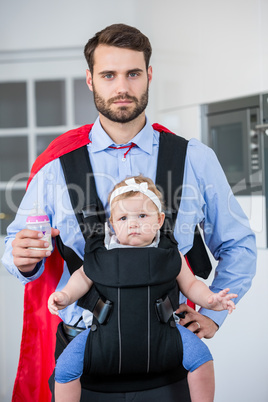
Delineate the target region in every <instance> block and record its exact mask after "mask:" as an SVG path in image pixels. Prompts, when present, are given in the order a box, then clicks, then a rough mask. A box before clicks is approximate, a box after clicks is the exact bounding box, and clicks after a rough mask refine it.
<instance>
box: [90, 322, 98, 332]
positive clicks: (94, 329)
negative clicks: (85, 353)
mask: <svg viewBox="0 0 268 402" xmlns="http://www.w3.org/2000/svg"><path fill="white" fill-rule="evenodd" d="M97 329H98V327H97V325H96V324H93V325H91V328H90V331H92V332H95V331H97Z"/></svg>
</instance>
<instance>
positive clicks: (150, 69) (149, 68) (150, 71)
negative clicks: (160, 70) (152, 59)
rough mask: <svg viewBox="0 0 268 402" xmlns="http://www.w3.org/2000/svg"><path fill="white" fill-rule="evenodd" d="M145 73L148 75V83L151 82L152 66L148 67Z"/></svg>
mask: <svg viewBox="0 0 268 402" xmlns="http://www.w3.org/2000/svg"><path fill="white" fill-rule="evenodd" d="M147 75H148V82H149V84H151V82H152V79H153V68H152V66H149V67H148V70H147Z"/></svg>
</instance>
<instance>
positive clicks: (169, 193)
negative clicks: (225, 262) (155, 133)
mask: <svg viewBox="0 0 268 402" xmlns="http://www.w3.org/2000/svg"><path fill="white" fill-rule="evenodd" d="M187 146H188V141H187V140H185V139H184V138H182V137H179V136H177V135H174V134H171V133H165V132H162V133H160V139H159V152H158V161H157V174H156V184H157V186H158V188H159V190H160V191H161V192H162V194H163V198H164V200H165V203H166V210H165V213H166V219H165V226H164V227H163V229H162V230H163V231H164V232H172V233H173V229H174V227H175V223H176V219H177V213H178V210H179V207H180V202H181V195H182V188H183V176H184V166H185V157H186V152H187ZM186 257H187V259H188V262H189V264H190V266H191V268H192V270H193V272H194V274H195V275H197V276H200V277H202V278H204V279H206V278H208V276H209V274H210V272H211V270H212V266H211V262H210V259H209V257H208V254H207V251H206V248H205V245H204V242H203V239H202V237H201V234H200V231H199V228H198V226H196V228H195V233H194V242H193V247H192V248H191V250H189V251H188V253H187V254H186Z"/></svg>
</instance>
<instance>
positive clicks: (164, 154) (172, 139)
mask: <svg viewBox="0 0 268 402" xmlns="http://www.w3.org/2000/svg"><path fill="white" fill-rule="evenodd" d="M187 145H188V141H187V140H185V139H184V138H182V137H179V136H177V135H175V134H171V133H167V132H164V131H162V132H161V133H160V138H159V151H158V160H157V172H156V185H157V187H158V189H159V190H160V191H161V192H162V194H163V199H164V201H165V213H166V219H165V225H166V226H165V228H164V230H165V231H171V232H173V228H174V225H175V222H176V218H177V212H178V210H179V206H180V201H181V193H182V183H183V174H184V164H185V157H186V150H187Z"/></svg>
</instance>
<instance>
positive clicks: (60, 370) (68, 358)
mask: <svg viewBox="0 0 268 402" xmlns="http://www.w3.org/2000/svg"><path fill="white" fill-rule="evenodd" d="M177 328H178V330H179V332H180V334H181V339H182V344H183V361H182V364H183V367H184V368H185V369H186V370H187V371H190V372H192V371H194V370H196V369H197V368H198V367H199V366H201V365H202V364H204V363H206V362H208V361H209V360H213V359H212V355H211V353H210V351H209V349H208V347H207V346H206V345H205V343H204V342H202V341H201V339H199V338H198V337H197V336H196V335H195V334H194V333H193V332H191V331H190V330H189V329H187V328H185V327H183V326H181V325H179V324H177ZM89 331H90V328H88V329H86V330H85V331H83V332H81V333H80V334H79V335H77V336H76V337H75V338H74V339H73V340H72V342H70V343H69V345H68V346H67V347H66V348H65V349H64V351H63V352H62V354H61V355H60V357H59V358H58V360H57V364H56V369H55V380H56V381H57V382H58V383H65V382H70V381H72V380H75V379H77V378H79V377H81V375H82V373H83V368H84V353H85V347H86V341H87V337H88V334H89Z"/></svg>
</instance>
